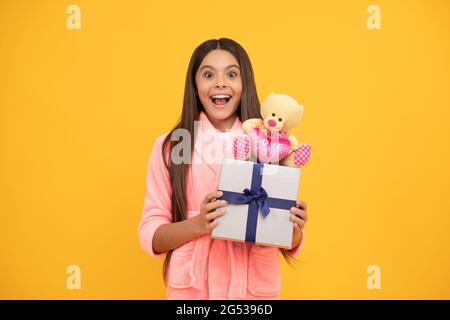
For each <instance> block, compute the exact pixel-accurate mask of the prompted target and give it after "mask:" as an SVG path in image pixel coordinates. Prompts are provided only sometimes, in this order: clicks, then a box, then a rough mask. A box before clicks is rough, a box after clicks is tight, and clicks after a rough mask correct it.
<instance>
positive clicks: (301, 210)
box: [289, 200, 308, 247]
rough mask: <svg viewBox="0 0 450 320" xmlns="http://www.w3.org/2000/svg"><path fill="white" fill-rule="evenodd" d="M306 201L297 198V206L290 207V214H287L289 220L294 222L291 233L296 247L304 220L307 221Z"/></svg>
mask: <svg viewBox="0 0 450 320" xmlns="http://www.w3.org/2000/svg"><path fill="white" fill-rule="evenodd" d="M306 207H307V206H306V202H304V201H302V200H299V201H298V202H297V206H295V207H292V208H291V214H290V215H289V220H290V221H292V222H293V223H294V234H293V237H292V238H293V244H295V245H293V246H292V247H296V246H297V245H298V244H299V243H300V240H301V232H302V230H303V228H304V227H305V224H306V222H308V213H307V208H306Z"/></svg>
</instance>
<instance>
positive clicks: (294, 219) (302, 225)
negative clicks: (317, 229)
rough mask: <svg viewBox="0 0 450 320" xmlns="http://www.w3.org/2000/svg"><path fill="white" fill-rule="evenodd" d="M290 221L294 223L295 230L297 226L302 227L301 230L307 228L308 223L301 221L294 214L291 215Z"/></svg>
mask: <svg viewBox="0 0 450 320" xmlns="http://www.w3.org/2000/svg"><path fill="white" fill-rule="evenodd" d="M289 220H290V221H292V222H293V223H294V228H295V226H298V227H300V229H303V228H304V227H305V224H306V221H305V220H302V219H300V218H299V217H297V216H295V215H293V214H290V215H289Z"/></svg>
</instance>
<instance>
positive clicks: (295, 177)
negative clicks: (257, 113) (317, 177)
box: [211, 159, 301, 249]
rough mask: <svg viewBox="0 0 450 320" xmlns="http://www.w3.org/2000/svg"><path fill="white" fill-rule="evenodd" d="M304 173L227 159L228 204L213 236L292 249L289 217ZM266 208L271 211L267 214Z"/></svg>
mask: <svg viewBox="0 0 450 320" xmlns="http://www.w3.org/2000/svg"><path fill="white" fill-rule="evenodd" d="M300 172H301V169H300V168H291V167H285V166H279V165H271V164H262V163H254V162H250V161H241V160H234V159H224V160H223V162H222V166H221V170H220V181H219V190H221V191H222V192H223V193H224V196H222V197H221V199H225V200H227V201H228V204H227V205H226V207H225V208H224V209H225V214H224V215H223V216H221V217H219V218H217V219H218V225H217V226H216V227H215V228H214V229H213V231H212V233H211V237H212V238H219V239H226V240H234V241H240V242H243V241H248V242H254V243H256V244H259V245H268V246H277V247H281V248H286V249H291V245H292V233H293V223H292V222H291V221H290V220H289V214H290V208H291V207H295V204H296V200H297V195H298V188H299V183H300ZM261 187H262V189H261ZM245 189H247V191H244V190H245ZM230 199H234V200H230ZM236 199H238V200H237V202H241V203H236ZM249 199H250V201H249ZM233 202H235V203H233ZM245 202H248V203H245ZM258 203H259V206H258ZM264 203H265V205H264ZM263 208H266V211H265V213H266V214H267V208H268V209H269V210H270V212H269V213H268V214H267V215H265V214H264V210H263ZM220 209H221V208H219V209H217V210H220ZM249 209H250V210H249Z"/></svg>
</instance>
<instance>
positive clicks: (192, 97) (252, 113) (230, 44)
mask: <svg viewBox="0 0 450 320" xmlns="http://www.w3.org/2000/svg"><path fill="white" fill-rule="evenodd" d="M215 49H220V50H226V51H229V52H230V53H231V54H232V55H233V56H234V57H235V58H236V59H237V60H238V62H239V66H240V69H241V79H242V94H241V101H240V104H239V106H238V108H237V110H236V113H237V116H238V117H239V120H240V121H241V122H243V121H245V120H247V119H251V118H262V116H261V113H260V103H259V99H258V94H257V92H256V85H255V79H254V75H253V68H252V65H251V62H250V59H249V57H248V55H247V52H245V50H244V48H242V47H241V45H239V44H238V43H237V42H235V41H233V40H231V39H227V38H220V39H218V40H217V39H212V40H207V41H205V42H203V43H202V44H200V45H199V46H198V47H197V48H196V49H195V51H194V53H193V54H192V57H191V60H190V62H189V66H188V70H187V74H186V82H185V89H184V98H183V110H182V111H181V117H180V119H179V120H178V123H177V124H176V126H175V127H174V128H173V129H172V130H171V131H170V132H169V134H168V135H167V136H166V138H165V139H164V142H163V145H162V150H163V159H164V163H165V166H166V168H167V170H168V172H169V177H170V183H171V185H172V195H171V203H172V221H173V222H178V221H183V220H185V219H186V212H187V211H186V208H187V201H186V193H185V188H186V180H185V178H186V173H187V170H188V168H189V164H188V163H181V164H175V163H173V162H172V160H171V157H166V156H164V155H167V154H172V149H173V148H174V147H175V146H176V145H177V144H178V143H183V141H180V142H176V141H171V139H170V138H171V136H172V133H173V132H174V131H175V130H177V129H186V130H188V131H189V133H190V136H191V137H195V135H196V132H194V121H198V120H199V118H200V112H201V111H204V108H203V105H202V103H201V102H200V99H199V97H198V95H197V86H196V83H195V75H196V73H197V70H198V68H199V66H200V64H201V62H202V61H203V59H204V58H205V57H206V55H207V54H208V53H209V52H210V51H212V50H215ZM194 140H195V138H194V139H191V154H192V151H193V150H194V143H195V142H194ZM281 252H282V254H283V256H284V257H285V258H286V261H288V262H290V260H291V259H293V258H292V257H291V256H289V255H287V253H286V250H281ZM172 253H173V250H170V251H169V252H168V253H167V254H166V257H165V260H164V265H163V278H164V281H166V280H167V269H168V266H169V263H170V258H171V256H172Z"/></svg>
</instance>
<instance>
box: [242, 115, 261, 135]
mask: <svg viewBox="0 0 450 320" xmlns="http://www.w3.org/2000/svg"><path fill="white" fill-rule="evenodd" d="M262 124H263V120H262V119H259V118H252V119H248V120H245V121H244V123H243V124H242V129H243V130H244V131H245V132H248V131H250V130H252V129H254V128H257V127H260V126H261V125H262Z"/></svg>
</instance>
